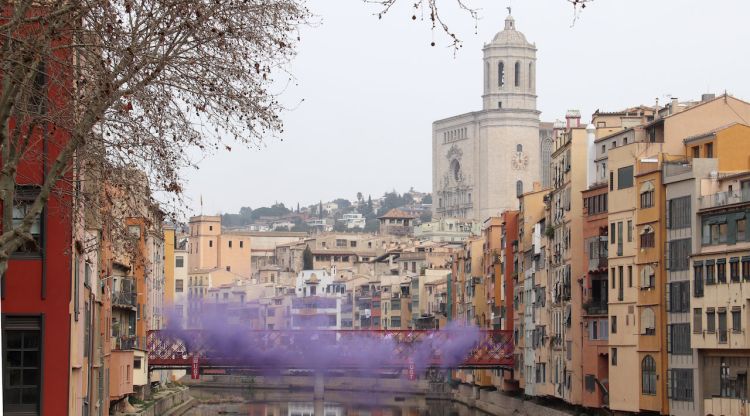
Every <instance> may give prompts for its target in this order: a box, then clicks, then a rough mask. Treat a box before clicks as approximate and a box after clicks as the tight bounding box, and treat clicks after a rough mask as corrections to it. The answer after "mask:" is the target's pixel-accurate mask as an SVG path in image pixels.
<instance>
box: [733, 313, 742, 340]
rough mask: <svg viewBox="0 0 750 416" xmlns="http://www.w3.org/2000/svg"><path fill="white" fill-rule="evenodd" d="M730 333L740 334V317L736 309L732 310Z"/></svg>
mask: <svg viewBox="0 0 750 416" xmlns="http://www.w3.org/2000/svg"><path fill="white" fill-rule="evenodd" d="M732 332H734V333H735V334H739V333H741V332H742V315H741V310H740V308H738V307H734V308H732Z"/></svg>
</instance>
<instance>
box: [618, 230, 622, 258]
mask: <svg viewBox="0 0 750 416" xmlns="http://www.w3.org/2000/svg"><path fill="white" fill-rule="evenodd" d="M617 255H618V256H622V221H619V222H618V223H617Z"/></svg>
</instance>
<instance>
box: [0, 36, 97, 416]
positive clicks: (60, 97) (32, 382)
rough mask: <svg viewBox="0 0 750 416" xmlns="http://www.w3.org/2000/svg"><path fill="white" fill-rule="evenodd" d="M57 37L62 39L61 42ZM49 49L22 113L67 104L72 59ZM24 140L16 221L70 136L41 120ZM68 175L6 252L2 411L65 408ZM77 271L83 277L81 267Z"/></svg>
mask: <svg viewBox="0 0 750 416" xmlns="http://www.w3.org/2000/svg"><path fill="white" fill-rule="evenodd" d="M24 29H26V28H24ZM21 36H25V34H21ZM58 42H60V43H61V44H64V43H65V42H66V40H65V39H62V40H59V41H58ZM54 54H55V56H54V59H48V60H47V61H43V62H42V64H40V66H39V68H38V73H37V75H36V78H35V88H36V89H37V90H38V91H39V93H40V95H39V96H35V97H37V98H34V97H31V98H30V101H33V102H37V107H36V108H35V109H33V110H32V111H37V112H39V114H36V113H35V114H29V116H28V117H29V118H32V117H33V116H35V115H42V116H44V115H52V117H54V114H56V113H58V112H59V111H61V110H62V109H66V110H67V107H69V106H68V105H67V103H69V101H68V100H67V99H66V98H67V95H66V94H67V93H66V91H72V88H71V85H72V83H71V82H70V77H69V76H68V75H69V71H68V70H69V68H70V66H67V65H68V63H70V62H71V59H70V55H69V51H66V50H65V48H58V49H56V52H54ZM38 97H44V99H40V98H38ZM37 100H39V101H37ZM18 105H20V104H18ZM21 123H26V124H21ZM27 126H28V123H27V121H26V120H25V119H24V120H23V121H20V120H16V119H13V118H11V119H10V120H9V123H8V129H9V132H10V133H11V135H12V133H13V131H14V130H15V129H19V130H20V131H27V130H28V129H27ZM29 136H30V137H29ZM24 139H30V140H29V141H28V142H29V145H28V146H27V147H25V148H23V149H24V150H23V152H24V153H23V156H22V158H21V160H20V163H19V165H18V171H17V175H16V198H15V201H14V204H13V210H12V211H13V219H12V221H13V223H14V224H18V223H20V221H21V220H22V218H23V217H24V216H25V213H26V212H28V211H27V210H28V209H29V208H30V206H31V205H32V203H33V202H34V200H35V199H36V198H37V196H38V195H39V192H40V188H41V185H42V184H44V180H45V177H46V174H47V172H48V171H49V165H50V164H51V163H52V161H54V160H55V159H56V158H57V156H58V154H59V153H60V151H61V149H62V147H63V146H64V145H65V144H66V143H67V142H68V141H69V140H70V135H69V133H68V131H67V129H66V128H65V126H59V125H54V126H53V125H52V124H41V125H39V126H38V127H36V128H34V129H33V130H31V133H30V134H26V133H22V134H21V135H20V136H18V138H17V140H19V141H20V140H24ZM6 162H7V161H6ZM71 178H72V175H68V177H67V178H66V179H65V180H63V181H60V182H58V183H57V184H56V185H55V188H54V190H53V192H52V196H51V197H50V199H49V201H48V202H47V204H46V205H45V207H44V210H43V212H42V214H41V215H40V216H39V218H38V219H37V220H36V221H35V223H34V224H33V226H32V228H31V230H30V232H31V234H32V236H33V237H34V241H33V242H31V241H29V242H27V243H26V244H24V245H23V246H22V247H21V248H20V249H19V250H17V251H16V252H15V253H13V254H12V255H11V258H10V260H9V261H8V269H7V271H6V274H5V275H4V276H3V277H2V283H1V286H2V287H1V289H2V294H1V296H2V331H3V332H2V339H3V350H2V351H3V357H2V360H3V362H2V364H3V404H4V414H5V415H16V414H23V415H49V416H52V415H55V416H58V415H65V414H67V413H68V400H69V399H68V397H69V394H68V393H69V383H70V381H69V378H70V374H69V373H70V345H71V339H70V333H71V321H72V320H73V319H75V320H78V319H84V312H83V309H82V306H81V304H80V303H79V302H77V301H74V300H75V299H73V297H72V296H71V292H72V287H73V285H72V282H71V279H73V278H78V276H79V273H78V272H79V268H78V267H74V266H73V265H74V264H78V262H77V261H76V259H77V258H78V255H79V252H80V249H81V247H80V246H78V247H77V246H74V244H73V241H72V238H73V237H72V236H73V227H72V223H73V221H72V217H73V215H72V198H71V195H72V193H73V188H72V186H71V183H72V182H73V181H72V180H70V179H71ZM6 218H7V217H6ZM6 229H7V228H6ZM80 275H81V276H82V275H83V271H82V270H81V273H80ZM76 294H77V295H79V296H83V294H80V293H76Z"/></svg>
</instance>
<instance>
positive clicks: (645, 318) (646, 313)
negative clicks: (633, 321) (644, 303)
mask: <svg viewBox="0 0 750 416" xmlns="http://www.w3.org/2000/svg"><path fill="white" fill-rule="evenodd" d="M641 335H656V321H655V319H654V310H653V309H651V308H643V309H642V310H641Z"/></svg>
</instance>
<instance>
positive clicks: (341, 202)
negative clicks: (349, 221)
mask: <svg viewBox="0 0 750 416" xmlns="http://www.w3.org/2000/svg"><path fill="white" fill-rule="evenodd" d="M333 202H334V203H335V204H336V205H338V206H339V209H342V210H343V209H347V208H349V207H350V206H352V203H351V202H349V200H348V199H344V198H336V199H334V200H333Z"/></svg>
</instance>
